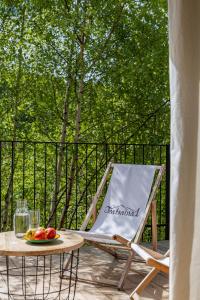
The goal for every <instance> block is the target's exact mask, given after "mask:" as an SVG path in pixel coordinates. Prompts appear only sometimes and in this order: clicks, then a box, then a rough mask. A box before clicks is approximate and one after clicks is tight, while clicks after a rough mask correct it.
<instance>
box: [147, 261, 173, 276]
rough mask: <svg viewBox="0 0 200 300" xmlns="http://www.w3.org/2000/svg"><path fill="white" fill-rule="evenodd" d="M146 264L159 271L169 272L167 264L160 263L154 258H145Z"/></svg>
mask: <svg viewBox="0 0 200 300" xmlns="http://www.w3.org/2000/svg"><path fill="white" fill-rule="evenodd" d="M146 264H147V265H148V266H151V267H154V268H156V269H158V270H159V271H161V272H164V273H169V267H168V266H167V265H164V264H162V262H160V261H159V260H154V259H153V258H149V259H147V262H146Z"/></svg>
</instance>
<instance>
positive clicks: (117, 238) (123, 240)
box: [112, 234, 129, 246]
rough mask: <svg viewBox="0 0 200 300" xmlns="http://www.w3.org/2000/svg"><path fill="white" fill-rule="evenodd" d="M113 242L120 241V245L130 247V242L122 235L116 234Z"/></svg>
mask: <svg viewBox="0 0 200 300" xmlns="http://www.w3.org/2000/svg"><path fill="white" fill-rule="evenodd" d="M112 238H113V240H115V241H118V242H119V243H121V244H123V245H126V246H128V243H129V241H128V240H127V239H125V238H124V237H122V236H121V235H118V234H115V235H113V237H112Z"/></svg>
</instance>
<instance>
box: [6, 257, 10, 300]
mask: <svg viewBox="0 0 200 300" xmlns="http://www.w3.org/2000/svg"><path fill="white" fill-rule="evenodd" d="M6 277H7V291H8V300H9V299H10V282H9V256H6Z"/></svg>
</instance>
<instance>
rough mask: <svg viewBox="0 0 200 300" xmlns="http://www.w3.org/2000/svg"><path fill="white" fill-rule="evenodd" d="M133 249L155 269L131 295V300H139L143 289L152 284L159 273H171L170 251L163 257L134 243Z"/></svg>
mask: <svg viewBox="0 0 200 300" xmlns="http://www.w3.org/2000/svg"><path fill="white" fill-rule="evenodd" d="M131 248H132V250H133V252H134V253H137V254H138V255H139V256H140V257H141V258H142V259H144V260H145V262H146V265H148V266H151V267H153V269H152V270H151V271H150V272H149V273H148V274H147V275H146V277H145V278H144V279H143V280H142V281H141V282H140V283H139V285H138V286H137V287H136V288H135V290H134V291H133V292H132V293H131V295H130V299H131V300H137V299H139V295H140V294H141V292H142V291H143V289H144V288H145V287H147V286H148V285H149V284H150V282H151V281H152V280H153V279H154V277H155V276H156V275H157V274H158V272H164V273H167V274H168V273H169V250H168V251H167V252H166V253H165V254H164V255H162V254H160V253H158V252H155V251H152V250H151V249H148V248H145V247H142V246H140V245H137V244H134V243H132V244H131Z"/></svg>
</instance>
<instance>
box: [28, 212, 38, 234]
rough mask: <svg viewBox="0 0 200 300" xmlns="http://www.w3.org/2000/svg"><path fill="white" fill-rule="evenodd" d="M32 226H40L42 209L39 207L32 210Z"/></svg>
mask: <svg viewBox="0 0 200 300" xmlns="http://www.w3.org/2000/svg"><path fill="white" fill-rule="evenodd" d="M29 213H30V228H33V229H37V228H38V227H40V211H39V210H38V209H34V210H30V211H29Z"/></svg>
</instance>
